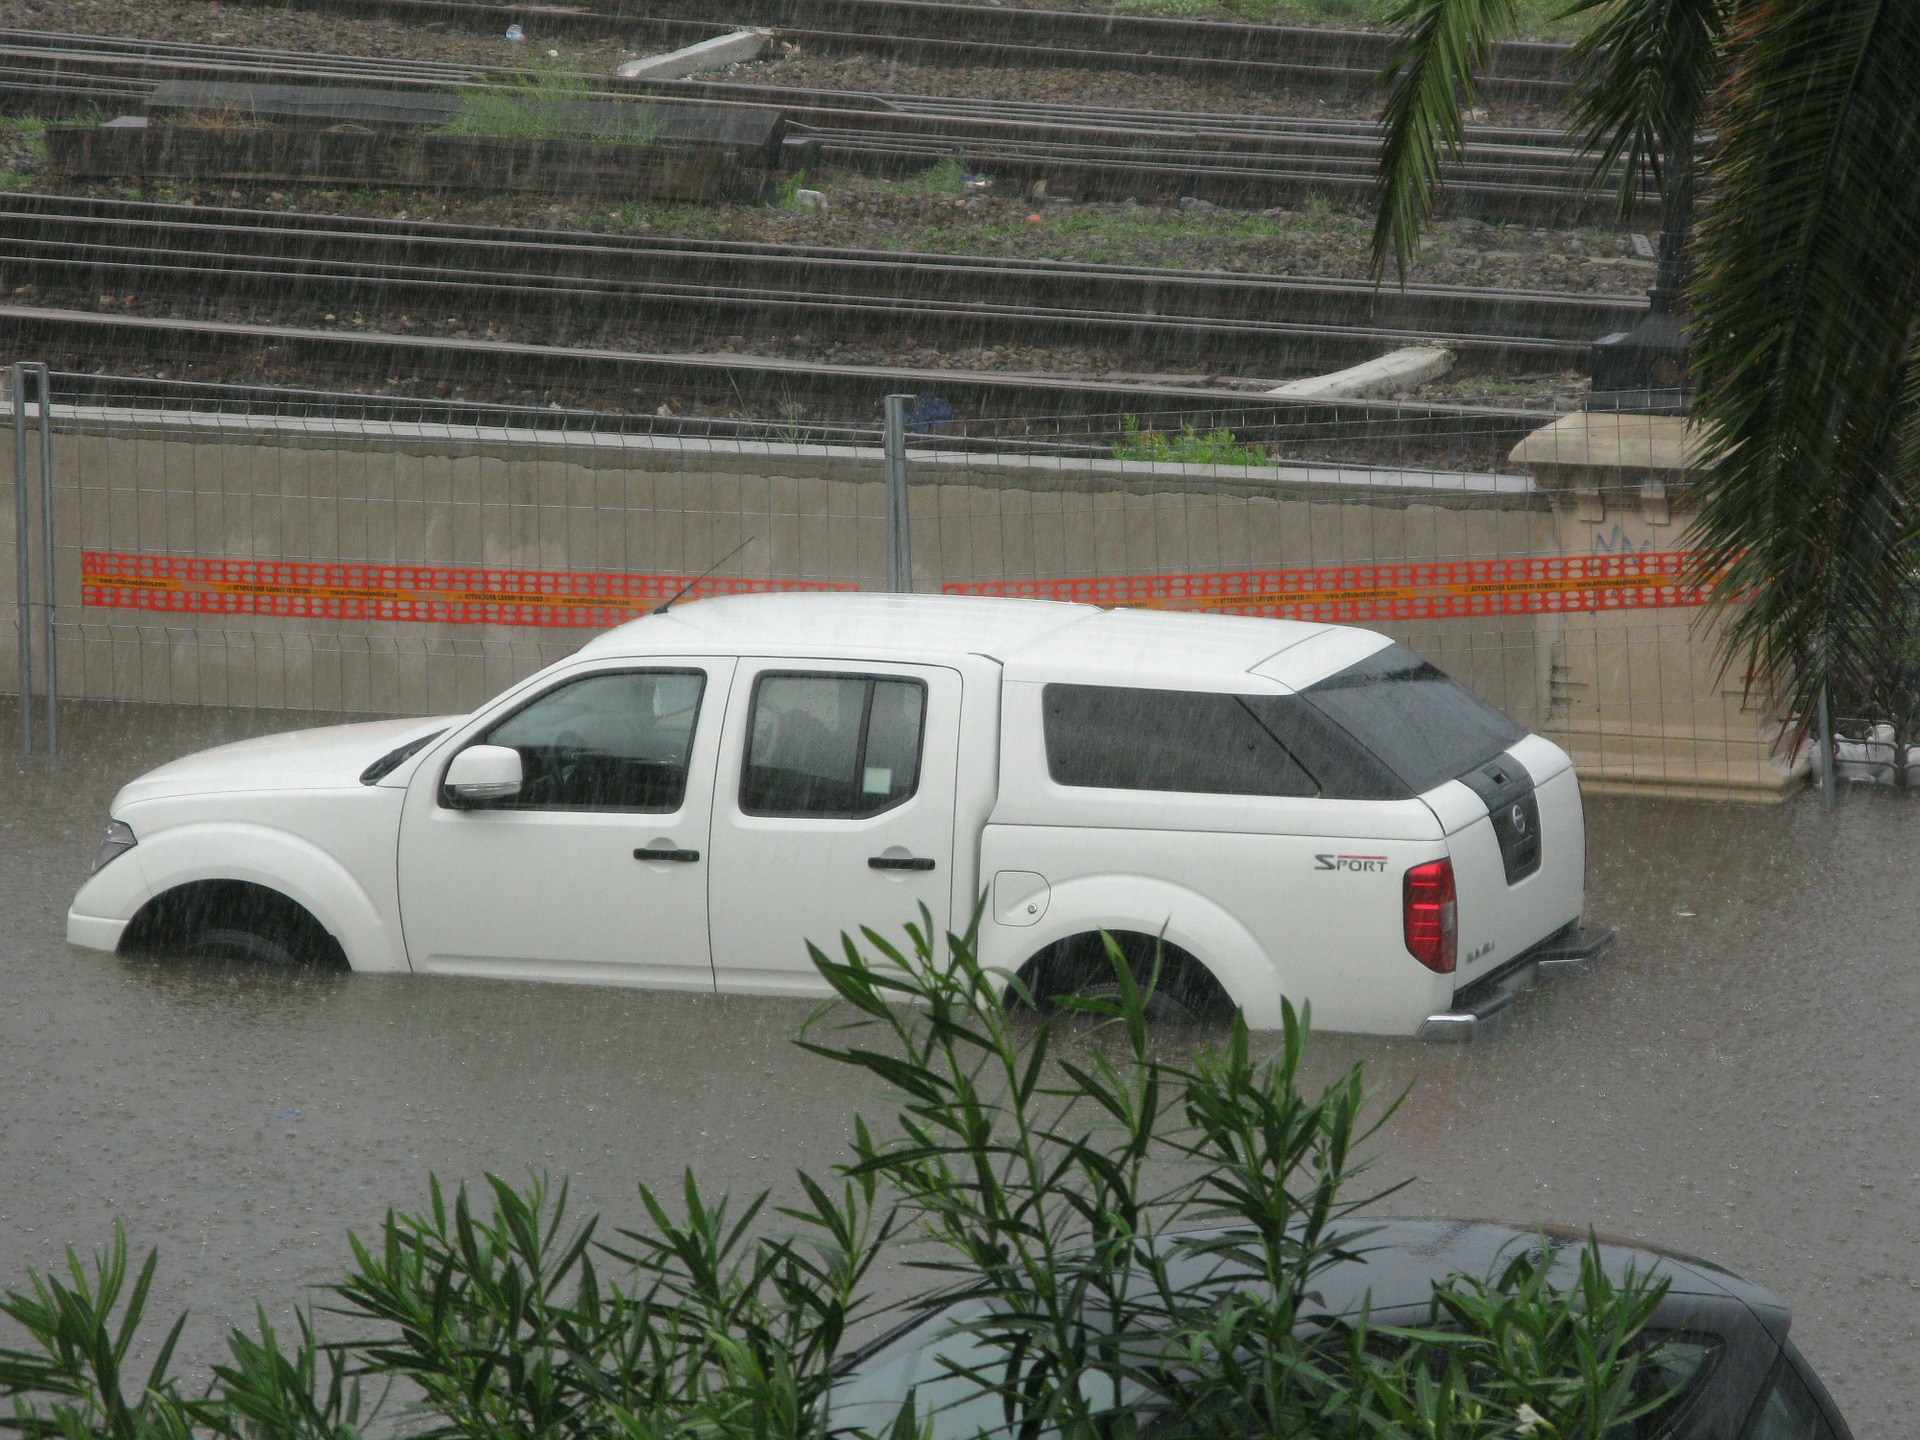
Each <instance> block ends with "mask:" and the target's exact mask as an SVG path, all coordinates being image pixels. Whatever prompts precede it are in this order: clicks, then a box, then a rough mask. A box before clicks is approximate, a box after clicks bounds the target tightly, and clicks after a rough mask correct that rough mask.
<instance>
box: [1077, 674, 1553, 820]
mask: <svg viewBox="0 0 1920 1440" xmlns="http://www.w3.org/2000/svg"><path fill="white" fill-rule="evenodd" d="M1041 716H1042V720H1043V728H1044V733H1045V737H1046V747H1047V773H1048V774H1049V775H1050V776H1051V777H1052V779H1053V782H1054V783H1055V784H1056V785H1067V786H1074V787H1085V788H1095V789H1107V790H1154V791H1164V792H1170V793H1181V794H1189V795H1255V796H1317V797H1319V798H1321V799H1327V800H1408V799H1412V798H1413V797H1414V796H1416V795H1419V794H1421V793H1423V792H1424V791H1427V790H1431V789H1432V788H1433V787H1434V786H1436V785H1439V784H1441V783H1443V782H1444V781H1447V780H1451V779H1453V778H1454V777H1455V776H1457V775H1462V774H1465V773H1467V772H1468V771H1470V770H1473V769H1475V768H1477V767H1478V766H1480V765H1484V764H1485V763H1486V762H1487V761H1489V760H1491V759H1493V758H1494V756H1496V755H1498V754H1500V753H1501V752H1502V751H1503V750H1505V749H1506V748H1507V747H1508V746H1509V745H1511V744H1512V743H1513V742H1514V741H1515V740H1518V739H1519V738H1520V737H1521V736H1523V735H1524V734H1525V733H1526V732H1525V731H1524V730H1522V729H1521V728H1520V727H1519V726H1518V725H1516V724H1514V722H1513V721H1511V720H1509V719H1508V718H1507V717H1506V716H1505V715H1503V714H1501V713H1500V712H1499V711H1498V710H1496V709H1494V708H1493V707H1492V706H1491V705H1489V704H1487V703H1486V702H1485V701H1484V700H1482V699H1480V698H1479V697H1478V696H1477V695H1475V694H1473V692H1472V691H1470V690H1468V689H1466V688H1465V687H1464V686H1461V685H1458V684H1456V683H1455V682H1454V681H1452V680H1450V679H1448V678H1447V677H1446V676H1445V675H1444V674H1442V673H1441V672H1440V671H1438V670H1436V669H1435V668H1434V667H1433V666H1431V665H1429V664H1427V663H1426V662H1425V661H1424V660H1421V659H1420V658H1419V657H1418V656H1416V655H1414V654H1412V653H1411V652H1409V651H1407V650H1404V649H1402V648H1401V647H1400V646H1398V645H1390V646H1388V647H1387V648H1386V649H1384V650H1380V651H1377V652H1376V653H1374V654H1373V655H1369V656H1368V657H1367V658H1366V659H1365V660H1362V661H1360V662H1359V663H1358V664H1355V665H1351V666H1349V667H1347V668H1346V669H1345V670H1342V671H1340V672H1339V673H1338V674H1335V675H1331V676H1329V677H1328V678H1327V679H1325V680H1322V681H1321V682H1319V683H1318V684H1317V685H1313V686H1311V687H1309V688H1308V689H1306V690H1304V691H1302V692H1300V693H1299V694H1297V695H1233V694H1224V693H1213V692H1203V691H1190V690H1148V689H1142V688H1139V687H1136V686H1124V685H1048V686H1046V687H1045V688H1044V690H1043V691H1042V694H1041Z"/></svg>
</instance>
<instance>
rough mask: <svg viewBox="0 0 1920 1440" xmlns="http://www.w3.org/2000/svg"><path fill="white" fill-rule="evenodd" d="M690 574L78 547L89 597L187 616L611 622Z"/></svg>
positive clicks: (822, 586) (789, 586)
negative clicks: (126, 552)
mask: <svg viewBox="0 0 1920 1440" xmlns="http://www.w3.org/2000/svg"><path fill="white" fill-rule="evenodd" d="M691 578H692V577H691V576H687V575H611V574H603V573H599V572H595V571H568V570H486V569H479V568H468V567H457V566H442V565H328V564H320V563H310V562H307V561H299V560H218V559H209V558H203V557H194V556H177V555H124V554H114V553H111V552H107V551H101V550H83V551H81V552H80V603H81V604H82V605H95V606H103V607H106V608H109V609H119V610H157V611H164V612H170V613H175V614H182V615H272V616H279V617H284V618H287V619H305V620H414V621H435V622H438V623H441V624H452V625H538V626H555V627H563V628H566V629H582V630H586V629H605V628H606V627H608V626H610V625H619V624H622V623H624V622H625V621H628V620H631V619H633V618H634V617H635V616H636V615H643V614H645V613H646V612H647V611H649V610H651V609H653V608H654V607H655V606H656V605H658V604H660V602H661V601H663V600H667V599H670V598H671V597H672V596H673V595H675V594H676V593H678V592H679V590H680V589H681V587H683V586H685V585H686V584H687V582H688V581H689V580H690V579H691ZM856 588H858V587H856V586H853V585H842V584H836V583H833V582H830V581H816V580H737V579H727V578H721V577H711V578H708V579H705V580H701V581H700V582H699V583H697V584H695V585H693V586H692V588H690V589H689V590H688V591H687V598H688V599H693V598H694V597H696V596H701V595H745V594H759V593H763V592H768V591H781V590H853V589H856Z"/></svg>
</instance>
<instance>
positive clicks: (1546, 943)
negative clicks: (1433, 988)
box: [1417, 921, 1618, 1045]
mask: <svg viewBox="0 0 1920 1440" xmlns="http://www.w3.org/2000/svg"><path fill="white" fill-rule="evenodd" d="M1617 938H1618V936H1617V934H1616V932H1615V931H1614V929H1613V927H1612V926H1610V925H1586V924H1582V923H1580V922H1578V921H1576V922H1575V923H1574V924H1572V925H1569V926H1567V927H1566V928H1565V929H1564V930H1557V931H1555V932H1554V933H1553V934H1551V935H1549V936H1548V937H1547V938H1546V939H1544V940H1542V941H1541V942H1540V943H1539V944H1538V945H1536V946H1534V947H1533V948H1532V949H1531V950H1528V951H1526V952H1524V953H1523V954H1520V955H1517V956H1515V957H1514V958H1513V959H1512V960H1509V961H1508V962H1507V963H1506V964H1505V965H1502V966H1501V967H1500V968H1499V969H1498V970H1495V971H1494V972H1493V973H1492V974H1491V975H1483V976H1482V977H1481V978H1480V979H1478V980H1476V981H1474V982H1473V984H1471V985H1469V986H1467V988H1466V989H1464V990H1461V991H1459V992H1458V993H1457V994H1455V995H1454V997H1453V1008H1452V1009H1451V1010H1445V1011H1442V1012H1441V1013H1440V1014H1438V1015H1429V1016H1428V1017H1427V1018H1426V1019H1425V1020H1423V1021H1422V1022H1421V1023H1420V1029H1419V1031H1418V1032H1417V1033H1418V1034H1419V1037H1420V1038H1421V1039H1422V1040H1433V1041H1437V1042H1439V1043H1441V1044H1455V1045H1460V1044H1464V1043H1466V1042H1467V1041H1469V1040H1471V1039H1473V1037H1474V1036H1476V1035H1478V1034H1479V1033H1480V1029H1481V1027H1482V1026H1484V1025H1485V1024H1486V1023H1487V1022H1488V1021H1489V1020H1491V1019H1492V1018H1493V1017H1494V1016H1496V1015H1498V1014H1499V1013H1500V1012H1501V1011H1503V1010H1505V1009H1506V1008H1507V1007H1508V1006H1509V1005H1511V1004H1513V1002H1514V1001H1515V1000H1518V999H1519V998H1520V996H1521V995H1522V994H1524V993H1525V992H1526V991H1528V990H1531V989H1532V988H1533V987H1534V986H1535V985H1537V984H1539V982H1540V972H1541V971H1543V970H1565V969H1584V968H1585V967H1587V966H1588V965H1591V964H1593V962H1594V961H1596V960H1602V959H1605V958H1606V956H1607V955H1608V954H1609V953H1610V952H1611V951H1612V949H1613V942H1614V941H1615V940H1616V939H1617Z"/></svg>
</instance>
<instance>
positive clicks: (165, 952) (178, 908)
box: [120, 880, 351, 970]
mask: <svg viewBox="0 0 1920 1440" xmlns="http://www.w3.org/2000/svg"><path fill="white" fill-rule="evenodd" d="M120 949H121V952H122V953H124V954H129V955H152V956H173V957H178V958H183V959H189V960H213V961H219V962H223V963H226V964H239V965H259V966H265V967H267V968H269V969H274V970H346V969H350V968H351V967H350V966H349V965H348V964H347V954H346V951H344V950H342V949H341V948H340V942H339V941H338V940H336V939H334V938H333V936H332V935H331V934H329V933H328V931H327V927H326V926H324V925H322V924H321V923H320V922H319V921H318V920H316V919H315V918H314V917H313V916H312V915H311V914H310V913H309V912H308V911H306V910H305V909H303V908H302V907H301V906H300V905H298V904H296V903H295V902H294V901H293V900H291V899H289V898H288V897H287V896H285V895H282V894H280V893H279V892H277V891H274V890H269V889H267V888H266V887H265V886H263V885H249V884H245V883H242V882H240V881H235V880H203V881H196V882H195V883H193V884H190V885H182V886H180V887H179V888H177V889H174V890H170V891H168V892H167V893H166V894H165V895H162V896H159V897H158V898H156V899H154V900H152V901H150V902H148V904H147V907H146V908H145V909H143V910H142V911H141V912H140V913H139V914H138V915H136V916H135V917H134V919H133V923H132V924H130V925H128V926H127V931H126V934H125V935H124V936H122V937H121V941H120Z"/></svg>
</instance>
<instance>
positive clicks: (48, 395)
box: [31, 363, 60, 755]
mask: <svg viewBox="0 0 1920 1440" xmlns="http://www.w3.org/2000/svg"><path fill="white" fill-rule="evenodd" d="M31 368H32V369H33V370H34V371H35V372H36V378H37V379H38V381H39V386H40V388H39V389H38V391H36V392H35V393H36V394H38V395H39V397H40V594H41V597H42V605H41V610H40V625H41V630H40V659H41V661H42V662H43V663H44V664H45V666H46V671H47V754H49V755H51V754H53V752H54V751H55V749H57V748H58V746H59V741H60V720H59V713H58V712H59V706H60V665H59V657H58V655H57V653H56V652H55V648H54V640H53V609H54V595H55V591H54V585H53V540H54V536H53V386H52V384H51V383H50V381H49V379H48V376H47V367H46V365H45V364H44V363H36V364H34V365H33V366H32V367H31Z"/></svg>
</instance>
